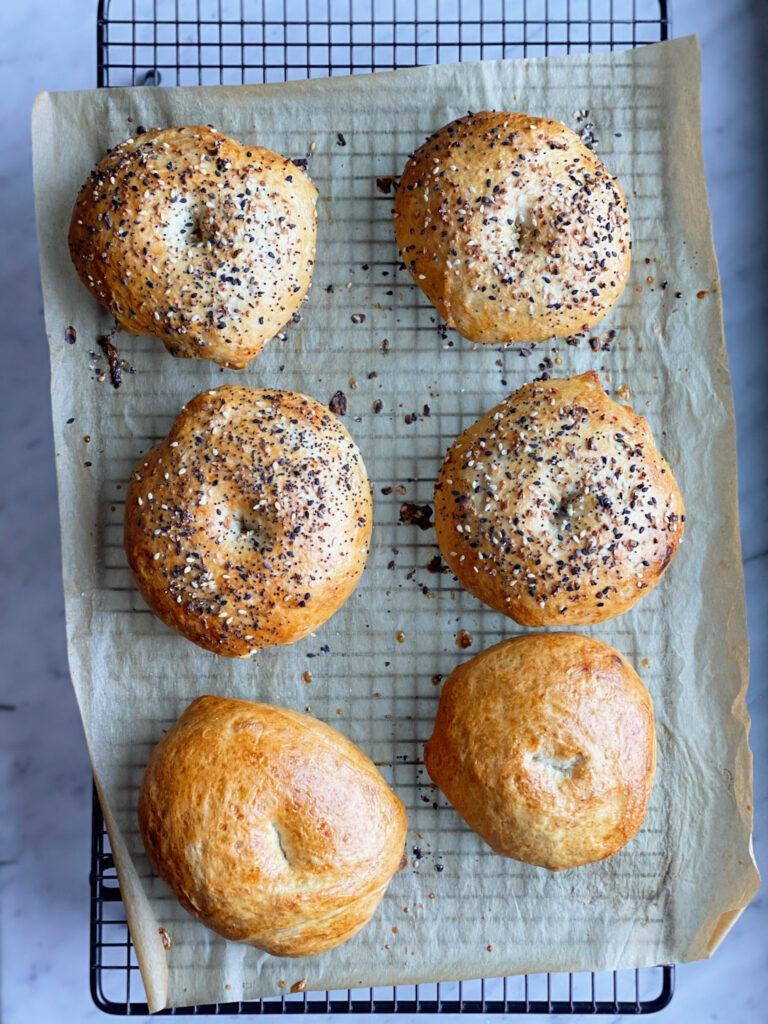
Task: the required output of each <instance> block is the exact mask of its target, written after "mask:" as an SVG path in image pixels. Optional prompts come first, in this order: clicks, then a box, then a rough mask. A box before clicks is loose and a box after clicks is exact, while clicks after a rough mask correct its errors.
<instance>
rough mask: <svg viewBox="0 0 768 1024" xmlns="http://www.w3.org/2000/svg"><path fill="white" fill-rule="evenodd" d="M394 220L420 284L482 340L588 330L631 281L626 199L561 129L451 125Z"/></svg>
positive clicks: (523, 121) (427, 153)
mask: <svg viewBox="0 0 768 1024" xmlns="http://www.w3.org/2000/svg"><path fill="white" fill-rule="evenodd" d="M394 216H395V233H396V236H397V244H398V246H399V248H400V253H401V256H402V258H403V261H404V263H405V265H406V266H407V267H408V269H409V270H410V272H411V274H412V275H413V277H414V280H415V281H416V283H417V284H418V286H419V287H420V288H421V289H422V290H423V291H424V293H425V295H426V296H427V298H428V299H429V300H430V302H432V303H433V305H434V306H436V307H437V309H438V310H439V312H440V314H441V315H442V316H443V317H444V318H445V321H446V323H447V324H448V325H449V326H450V327H455V328H456V330H457V331H459V333H460V334H463V335H464V337H465V338H469V339H470V340H471V341H478V342H487V343H503V342H509V341H542V340H545V339H546V338H551V337H552V336H554V337H557V338H563V337H567V336H568V335H570V334H574V333H577V332H579V331H582V330H587V329H588V328H589V327H591V326H592V325H593V324H595V323H596V322H597V321H598V320H600V319H602V317H604V316H605V314H606V313H607V312H608V311H609V310H610V309H611V308H612V306H614V305H615V303H616V301H617V300H618V298H619V296H620V295H621V293H622V291H623V290H624V286H625V284H626V281H627V277H628V275H629V267H630V259H631V253H630V250H631V245H632V243H631V238H630V225H629V213H628V211H627V203H626V200H625V198H624V195H623V193H622V191H621V188H620V187H619V184H618V182H617V181H616V179H615V178H614V177H613V176H612V175H611V174H610V173H609V172H608V171H607V170H606V168H605V167H604V166H603V164H602V163H601V162H600V160H599V159H598V158H597V157H596V156H595V154H594V153H592V152H591V150H589V149H587V147H586V146H584V145H583V144H582V142H581V140H580V139H579V137H578V135H576V134H575V133H574V132H572V131H571V130H570V129H569V128H566V127H565V125H563V124H561V123H560V122H559V121H553V120H552V119H551V118H539V117H530V116H529V115H528V114H520V113H505V112H503V111H502V112H500V113H499V112H490V111H481V112H480V113H477V114H470V115H468V116H466V117H462V118H459V119H458V120H457V121H452V122H451V123H450V124H447V125H445V127H443V128H441V129H440V130H439V131H438V132H436V133H435V134H434V135H432V136H430V138H429V139H427V141H426V142H425V143H424V145H423V146H421V147H420V148H419V149H418V150H417V151H416V152H415V153H414V155H413V156H412V157H411V159H410V160H409V161H408V163H407V165H406V167H405V170H404V171H403V174H402V177H401V179H400V184H399V187H398V189H397V194H396V196H395V214H394Z"/></svg>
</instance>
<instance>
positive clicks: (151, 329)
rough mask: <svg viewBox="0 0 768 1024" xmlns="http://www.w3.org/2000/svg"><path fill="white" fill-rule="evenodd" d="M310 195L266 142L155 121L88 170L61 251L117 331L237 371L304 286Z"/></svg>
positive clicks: (312, 226)
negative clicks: (142, 336)
mask: <svg viewBox="0 0 768 1024" xmlns="http://www.w3.org/2000/svg"><path fill="white" fill-rule="evenodd" d="M316 199H317V191H316V189H315V187H314V185H313V184H312V183H311V182H310V180H309V178H307V176H306V175H305V174H304V172H303V171H301V170H300V169H299V168H298V167H296V166H295V164H292V163H291V162H290V160H285V159H284V158H283V157H281V156H279V155H278V154H277V153H273V152H271V151H270V150H268V149H261V148H260V147H258V146H245V145H242V144H241V143H239V142H235V141H233V140H232V139H228V138H227V137H226V135H222V134H221V133H220V132H217V131H215V130H214V129H213V128H206V127H202V126H197V127H189V128H168V129H165V130H163V131H160V130H157V129H153V130H152V131H147V132H144V133H143V134H141V135H137V136H136V137H135V138H132V139H126V141H125V142H123V143H121V144H120V145H119V146H116V147H115V148H114V149H112V150H110V151H109V153H107V155H106V156H105V157H104V159H103V160H102V161H101V162H100V163H99V164H97V166H96V167H95V168H94V170H93V171H92V172H91V175H90V177H89V178H88V180H87V181H86V183H85V184H84V185H83V187H82V189H81V191H80V194H79V196H78V197H77V202H76V203H75V209H74V212H73V214H72V222H71V224H70V229H69V249H70V255H71V257H72V262H73V263H74V264H75V267H76V269H77V272H78V274H79V275H80V278H81V280H82V282H83V284H84V285H85V286H86V288H88V290H89V291H90V292H91V293H92V294H93V295H94V296H95V297H96V298H97V299H98V300H99V302H100V303H101V304H102V305H103V306H106V308H107V309H108V310H109V311H110V313H112V315H113V316H114V317H115V319H116V320H117V321H118V323H119V324H120V326H121V327H122V328H123V330H125V331H129V332H130V333H132V334H153V335H157V337H159V338H160V339H161V340H162V341H163V344H164V345H165V347H166V348H167V349H168V351H169V352H170V353H171V354H172V355H174V356H184V357H187V358H198V359H212V360H214V361H215V362H217V363H220V364H221V365H222V366H229V367H233V368H235V369H242V368H243V367H244V366H246V365H247V363H248V362H249V361H250V360H251V359H252V358H253V357H254V356H255V355H256V354H257V353H258V352H260V351H261V349H262V348H263V347H264V344H265V343H266V342H267V341H269V339H270V338H273V337H274V336H275V334H277V332H278V331H279V330H280V329H281V328H282V327H283V326H284V325H285V324H286V323H287V322H288V320H289V319H290V318H291V316H292V315H293V314H294V313H295V312H296V310H297V309H298V308H299V305H300V304H301V301H302V299H303V298H304V296H305V295H306V293H307V289H308V288H309V283H310V278H311V276H312V267H313V264H314V258H315V235H316V226H317V219H316V216H315V201H316Z"/></svg>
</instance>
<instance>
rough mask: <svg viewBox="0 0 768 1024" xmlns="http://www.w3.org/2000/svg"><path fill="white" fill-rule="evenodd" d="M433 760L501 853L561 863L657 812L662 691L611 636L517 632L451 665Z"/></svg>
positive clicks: (625, 835) (459, 806) (598, 855)
mask: <svg viewBox="0 0 768 1024" xmlns="http://www.w3.org/2000/svg"><path fill="white" fill-rule="evenodd" d="M424 762H425V764H426V766H427V771H428V772H429V775H430V777H431V779H432V781H433V782H435V783H436V784H437V785H438V786H439V787H440V789H441V790H442V791H443V793H445V795H446V797H447V798H448V799H449V800H450V802H451V803H452V804H453V806H454V807H455V808H456V810H457V811H458V812H459V814H460V815H461V816H462V818H464V820H465V821H466V822H467V824H468V825H469V826H470V828H472V829H474V831H475V832H477V833H478V834H479V835H481V836H482V838H483V839H484V840H485V841H486V842H487V843H488V845H489V846H491V847H492V848H493V849H494V850H495V851H496V853H499V854H501V855H502V856H503V857H513V858H514V859H515V860H521V861H525V862H527V863H528V864H537V865H539V866H540V867H544V868H550V869H551V870H553V871H560V870H561V869H562V868H572V867H577V866H578V865H580V864H588V863H590V862H591V861H595V860H602V859H603V858H605V857H610V856H612V854H614V853H616V852H617V851H618V850H620V849H621V848H622V847H623V846H624V845H625V844H626V843H628V842H629V840H630V839H631V838H632V837H633V836H634V835H635V833H636V832H637V830H638V829H639V828H640V826H641V825H642V823H643V821H644V820H645V815H646V810H647V807H648V800H649V798H650V795H651V789H652V788H653V777H654V773H655V771H656V741H655V729H654V722H653V706H652V704H651V698H650V696H649V695H648V691H647V690H646V689H645V687H644V686H643V684H642V682H641V681H640V678H639V677H638V675H637V673H636V672H635V670H634V669H633V668H632V666H631V665H630V664H629V662H628V661H627V660H626V659H625V658H623V657H622V656H621V655H620V654H619V653H618V651H615V650H614V649H613V648H612V647H609V646H608V644H604V643H602V642H601V641H600V640H594V639H591V638H590V637H586V636H580V635H579V634H578V633H539V634H536V635H533V636H521V637H515V638H514V639H512V640H505V641H503V642H502V643H500V644H496V646H495V647H491V648H489V649H488V650H487V651H483V652H482V654H478V655H477V656H476V657H474V658H472V659H471V660H470V661H467V662H465V663H464V664H463V665H459V666H457V667H456V668H455V669H454V670H453V672H452V673H451V674H450V676H449V677H448V679H447V681H446V683H445V685H444V687H443V692H442V694H441V697H440V706H439V708H438V712H437V718H436V720H435V728H434V732H433V734H432V737H431V739H430V740H429V741H428V742H427V745H426V747H425V750H424Z"/></svg>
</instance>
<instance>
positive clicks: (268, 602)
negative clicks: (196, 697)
mask: <svg viewBox="0 0 768 1024" xmlns="http://www.w3.org/2000/svg"><path fill="white" fill-rule="evenodd" d="M371 525H372V505H371V488H370V484H369V483H368V477H367V475H366V472H365V466H364V465H363V460H362V457H361V455H360V452H359V451H358V449H357V446H356V445H355V443H354V441H353V440H352V439H351V437H350V436H349V434H348V433H347V432H346V430H345V429H344V427H343V426H342V425H341V423H339V421H338V420H337V419H336V417H335V416H333V415H332V414H331V413H330V412H329V411H328V409H327V408H325V407H324V406H322V405H320V404H319V402H316V401H315V400H314V399H313V398H308V397H307V396H306V395H299V394H294V393H293V392H291V391H260V390H257V389H255V388H244V387H237V386H232V385H225V386H224V387H220V388H216V389H215V390H213V391H204V392H203V393H202V394H200V395H197V397H196V398H193V399H192V401H191V402H189V403H188V404H187V405H186V406H185V407H184V408H183V409H182V411H181V412H180V414H179V416H178V418H177V420H176V422H175V423H174V425H173V427H172V428H171V432H170V434H169V435H168V437H167V438H166V439H165V440H164V441H161V442H160V443H159V444H157V445H155V447H154V448H153V449H152V450H151V451H149V452H148V453H147V454H146V455H144V456H142V457H141V458H140V459H139V461H138V462H137V463H136V465H135V467H134V471H133V473H132V474H131V481H130V484H129V486H128V492H127V494H126V501H125V552H126V555H127V557H128V565H129V566H130V568H131V572H132V573H133V575H134V578H135V580H136V583H137V584H138V587H139V590H141V593H142V595H143V596H144V599H145V601H146V602H147V604H148V605H149V606H150V608H151V609H152V611H154V612H155V614H156V615H159V616H160V618H161V619H162V620H163V621H164V622H165V623H167V624H168V625H169V626H172V627H173V628H174V629H176V630H178V631H179V632H180V633H181V634H182V635H183V636H185V637H187V638H188V639H189V640H192V641H193V642H194V643H196V644H199V645H200V646H201V647H205V648H206V650H209V651H214V652H216V653H217V654H224V655H227V656H228V657H233V658H246V657H248V656H249V655H251V654H253V653H254V651H258V650H259V649H260V648H262V647H268V646H270V645H271V644H291V643H294V641H296V640H300V639H301V638H302V637H304V636H306V635H307V634H308V633H311V632H312V630H313V629H315V628H316V627H317V626H319V625H320V624H321V623H323V622H325V621H326V619H328V618H330V617H331V615H333V613H334V612H335V611H337V610H338V609H339V608H340V607H341V606H342V604H343V603H344V602H345V601H346V599H347V598H348V597H349V595H350V594H351V593H352V591H353V590H354V589H355V586H356V585H357V581H358V580H359V578H360V575H361V573H362V571H363V566H364V565H365V558H366V555H367V553H368V545H369V543H370V539H371Z"/></svg>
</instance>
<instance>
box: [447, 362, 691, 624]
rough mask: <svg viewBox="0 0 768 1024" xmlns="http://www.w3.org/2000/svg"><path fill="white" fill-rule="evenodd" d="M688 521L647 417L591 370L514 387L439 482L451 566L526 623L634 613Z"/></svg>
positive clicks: (459, 446) (469, 433)
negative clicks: (611, 392) (606, 389)
mask: <svg viewBox="0 0 768 1024" xmlns="http://www.w3.org/2000/svg"><path fill="white" fill-rule="evenodd" d="M684 522H685V506H684V504H683V498H682V495H681V494H680V491H679V490H678V487H677V484H676V482H675V478H674V475H673V473H672V470H671V469H670V467H669V465H668V464H667V462H666V461H665V460H664V459H663V458H662V456H661V455H660V454H659V452H658V451H657V449H656V446H655V444H654V442H653V437H652V435H651V431H650V429H649V427H648V424H647V423H646V421H645V420H644V419H643V418H642V417H640V416H638V415H637V414H636V413H635V412H634V411H633V410H632V409H630V408H629V407H628V406H626V405H620V404H619V403H618V402H614V401H613V399H611V398H609V397H608V395H606V393H605V392H604V391H603V389H602V387H601V386H600V380H599V377H598V375H597V374H596V373H595V372H594V371H592V372H589V373H584V374H581V375H580V376H578V377H572V378H562V379H552V380H547V381H541V382H534V383H531V384H525V385H524V386H523V387H522V388H520V390H519V391H516V392H515V393H514V394H512V395H510V396H509V397H508V398H506V399H505V400H504V401H503V402H501V403H500V404H499V405H497V406H496V407H495V408H493V409H491V411H490V412H488V413H486V414H485V415H484V416H482V417H481V418H480V419H479V420H478V421H477V422H476V423H475V424H473V426H471V427H469V429H468V430H465V431H464V433H463V434H462V435H461V436H460V437H459V438H458V439H457V440H456V441H455V442H454V444H453V446H452V448H451V449H450V451H449V452H448V454H447V456H446V458H445V461H444V463H443V466H442V468H441V470H440V474H439V477H438V482H437V486H436V488H435V529H436V531H437V540H438V543H439V545H440V550H441V551H442V553H443V557H444V559H445V561H446V562H447V563H448V566H449V568H450V569H451V571H452V572H453V573H454V575H455V576H456V577H457V579H458V580H459V582H460V583H461V584H462V585H463V586H464V587H466V589H467V590H469V592H470V593H471V594H474V595H475V597H477V598H479V599H480V600H481V601H484V602H485V603H486V604H488V605H490V606H491V608H495V609H496V611H499V612H503V613H504V614H505V615H508V616H509V617H510V618H512V619H515V621H516V622H519V623H521V624H522V625H525V626H549V625H577V624H582V625H583V624H587V623H594V622H603V621H604V620H605V619H611V618H614V617H615V616H616V615H620V614H621V613H622V612H625V611H627V609H629V608H631V607H632V605H634V604H635V603H636V602H637V601H639V600H640V598H641V597H643V596H644V595H645V594H647V593H648V592H649V591H650V590H651V589H652V588H653V587H655V586H656V584H657V583H658V582H659V580H660V579H661V577H662V575H663V574H664V572H665V571H666V569H667V567H668V566H669V564H670V562H671V561H672V559H673V557H674V555H675V553H676V551H677V548H678V546H679V544H680V541H681V540H682V536H683V529H684Z"/></svg>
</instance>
